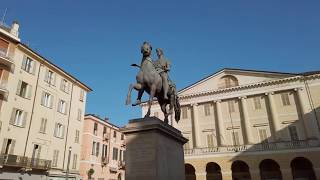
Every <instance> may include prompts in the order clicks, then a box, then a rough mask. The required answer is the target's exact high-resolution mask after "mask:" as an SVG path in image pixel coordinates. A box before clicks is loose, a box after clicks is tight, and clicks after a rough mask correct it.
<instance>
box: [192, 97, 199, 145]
mask: <svg viewBox="0 0 320 180" xmlns="http://www.w3.org/2000/svg"><path fill="white" fill-rule="evenodd" d="M191 105H192V120H193V137H194V139H193V140H194V141H193V146H194V147H195V148H198V147H200V145H201V142H200V141H201V138H200V127H199V113H198V104H196V103H195V104H191Z"/></svg>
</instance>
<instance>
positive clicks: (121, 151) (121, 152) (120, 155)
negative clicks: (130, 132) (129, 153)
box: [119, 149, 123, 161]
mask: <svg viewBox="0 0 320 180" xmlns="http://www.w3.org/2000/svg"><path fill="white" fill-rule="evenodd" d="M122 154H123V150H121V149H120V154H119V160H120V161H122V160H123V157H122Z"/></svg>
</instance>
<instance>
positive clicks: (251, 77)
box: [179, 69, 296, 95]
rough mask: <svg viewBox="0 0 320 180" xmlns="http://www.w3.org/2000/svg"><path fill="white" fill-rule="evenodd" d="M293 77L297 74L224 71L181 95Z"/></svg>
mask: <svg viewBox="0 0 320 180" xmlns="http://www.w3.org/2000/svg"><path fill="white" fill-rule="evenodd" d="M292 76H296V74H293V73H281V72H269V71H254V70H243V69H222V70H220V71H218V72H216V73H214V74H212V75H210V76H208V77H205V78H203V79H201V80H199V81H198V82H195V83H194V84H192V85H190V86H187V87H186V88H184V89H182V90H180V91H179V95H188V94H194V93H199V92H206V91H212V90H217V89H223V88H228V87H230V86H242V85H246V84H254V83H258V82H264V81H270V80H275V79H282V78H288V77H292ZM226 78H228V80H226ZM226 81H227V82H226Z"/></svg>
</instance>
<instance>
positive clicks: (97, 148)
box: [96, 142, 100, 157]
mask: <svg viewBox="0 0 320 180" xmlns="http://www.w3.org/2000/svg"><path fill="white" fill-rule="evenodd" d="M99 150H100V143H99V142H97V146H96V156H97V157H98V156H99Z"/></svg>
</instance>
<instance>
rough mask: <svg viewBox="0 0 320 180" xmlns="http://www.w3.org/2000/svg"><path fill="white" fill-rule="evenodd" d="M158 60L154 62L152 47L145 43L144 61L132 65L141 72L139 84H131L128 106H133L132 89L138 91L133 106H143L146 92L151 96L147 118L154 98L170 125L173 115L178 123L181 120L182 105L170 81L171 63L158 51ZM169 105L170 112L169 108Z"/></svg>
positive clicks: (137, 78)
mask: <svg viewBox="0 0 320 180" xmlns="http://www.w3.org/2000/svg"><path fill="white" fill-rule="evenodd" d="M156 51H157V55H158V60H156V61H153V60H152V58H151V52H152V46H151V45H150V44H149V43H148V42H144V43H143V45H142V46H141V54H142V60H141V64H140V65H137V64H132V65H131V66H135V67H139V68H140V71H139V72H138V75H137V76H136V80H137V83H135V84H130V86H129V91H128V95H127V100H126V104H127V105H129V104H131V92H132V89H135V90H137V91H138V98H137V101H136V102H135V103H134V104H132V106H137V105H140V104H141V98H142V95H143V93H144V91H146V92H147V93H148V94H149V101H148V111H147V113H146V115H145V117H149V116H150V110H151V104H152V101H153V100H154V97H156V98H157V101H158V103H159V105H160V107H161V111H162V112H163V114H164V117H165V118H164V122H165V123H168V116H169V115H172V114H173V109H174V112H175V114H174V116H175V120H176V122H178V121H179V120H180V114H181V109H180V103H179V98H178V95H177V90H176V86H175V84H174V83H173V82H172V81H171V80H170V79H169V76H168V72H169V71H170V62H169V61H167V60H166V59H165V58H164V55H163V51H162V50H161V49H157V50H156ZM168 105H169V110H168V109H167V106H168Z"/></svg>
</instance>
